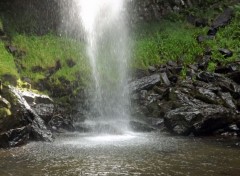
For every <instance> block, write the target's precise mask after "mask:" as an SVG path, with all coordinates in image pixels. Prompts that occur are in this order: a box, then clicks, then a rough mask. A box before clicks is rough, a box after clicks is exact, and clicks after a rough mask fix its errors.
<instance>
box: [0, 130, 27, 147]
mask: <svg viewBox="0 0 240 176" xmlns="http://www.w3.org/2000/svg"><path fill="white" fill-rule="evenodd" d="M30 131H31V129H30V127H29V126H24V127H22V128H17V129H12V130H9V131H7V132H4V133H0V141H1V142H0V148H9V147H17V146H21V145H24V144H26V143H27V142H28V141H29V139H30V136H29V134H30Z"/></svg>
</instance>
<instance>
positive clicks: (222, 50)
mask: <svg viewBox="0 0 240 176" xmlns="http://www.w3.org/2000/svg"><path fill="white" fill-rule="evenodd" d="M218 51H219V52H220V53H221V54H222V55H223V56H224V57H225V58H228V57H232V56H233V52H232V51H230V50H229V49H225V48H220V49H219V50H218Z"/></svg>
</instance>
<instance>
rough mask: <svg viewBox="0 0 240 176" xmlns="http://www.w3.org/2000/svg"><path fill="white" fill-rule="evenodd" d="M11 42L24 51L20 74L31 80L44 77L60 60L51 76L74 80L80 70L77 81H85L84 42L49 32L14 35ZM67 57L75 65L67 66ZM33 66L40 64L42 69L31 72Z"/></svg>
mask: <svg viewBox="0 0 240 176" xmlns="http://www.w3.org/2000/svg"><path fill="white" fill-rule="evenodd" d="M13 43H14V45H15V46H17V47H18V48H21V49H22V50H24V51H26V56H25V57H24V58H23V59H22V62H21V63H22V65H23V66H24V67H25V68H26V69H25V70H23V71H22V76H25V77H28V78H30V79H32V80H33V81H38V80H39V79H44V78H45V77H46V74H47V73H46V72H47V71H48V70H49V69H50V68H53V67H54V66H55V64H56V62H57V61H58V60H59V61H60V62H61V68H60V69H59V70H58V71H57V72H56V73H55V74H54V75H53V76H52V77H53V78H54V79H55V80H57V79H58V78H59V77H64V78H65V79H67V80H69V81H74V80H76V79H78V77H76V74H78V73H79V72H80V74H81V75H82V76H81V80H79V81H85V80H86V79H87V78H86V77H87V76H88V75H89V68H90V66H89V63H88V60H87V59H86V56H85V48H84V44H83V43H81V42H78V41H75V40H72V39H67V38H63V37H58V36H55V35H51V34H49V35H44V36H27V35H15V36H14V37H13ZM67 59H72V60H73V61H74V62H75V63H76V65H75V66H74V67H72V68H69V67H68V65H67V63H66V60H67ZM34 66H41V67H42V68H43V70H44V71H42V72H36V73H33V72H32V68H33V67H34Z"/></svg>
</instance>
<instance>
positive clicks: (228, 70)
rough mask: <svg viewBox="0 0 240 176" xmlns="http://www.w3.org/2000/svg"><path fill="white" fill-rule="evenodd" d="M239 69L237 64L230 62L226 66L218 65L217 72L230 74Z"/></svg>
mask: <svg viewBox="0 0 240 176" xmlns="http://www.w3.org/2000/svg"><path fill="white" fill-rule="evenodd" d="M235 71H237V66H235V65H232V64H228V65H226V66H221V65H220V66H218V67H217V68H216V69H215V73H220V74H228V73H232V72H235Z"/></svg>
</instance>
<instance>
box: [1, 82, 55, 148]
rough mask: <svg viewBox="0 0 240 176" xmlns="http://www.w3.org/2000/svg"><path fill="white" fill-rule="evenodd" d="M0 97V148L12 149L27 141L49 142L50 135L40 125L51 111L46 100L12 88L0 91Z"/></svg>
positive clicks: (50, 102) (49, 132) (52, 108)
mask: <svg viewBox="0 0 240 176" xmlns="http://www.w3.org/2000/svg"><path fill="white" fill-rule="evenodd" d="M1 94H2V96H4V98H1V101H0V102H1V103H0V104H1V107H0V112H1V117H0V143H1V145H0V147H15V146H19V145H23V144H25V143H26V142H28V141H29V140H40V141H48V142H49V141H52V133H51V131H50V130H48V128H47V126H46V123H45V121H44V120H46V121H47V120H48V119H47V118H49V119H50V118H51V117H52V116H53V111H54V105H53V101H52V100H51V99H50V98H49V97H48V96H45V95H39V94H36V93H33V92H30V91H22V90H19V89H17V88H15V87H12V86H9V87H4V88H3V90H2V92H1ZM44 118H45V119H44ZM43 119H44V120H43Z"/></svg>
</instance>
